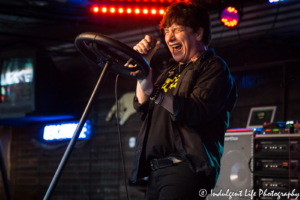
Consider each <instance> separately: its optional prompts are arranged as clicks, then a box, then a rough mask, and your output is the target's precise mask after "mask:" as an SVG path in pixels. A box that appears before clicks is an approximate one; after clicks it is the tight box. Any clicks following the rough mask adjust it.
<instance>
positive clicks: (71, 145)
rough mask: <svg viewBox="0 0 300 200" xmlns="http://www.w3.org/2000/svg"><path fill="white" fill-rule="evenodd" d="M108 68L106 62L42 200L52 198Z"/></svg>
mask: <svg viewBox="0 0 300 200" xmlns="http://www.w3.org/2000/svg"><path fill="white" fill-rule="evenodd" d="M110 67H111V64H110V63H109V61H106V64H105V66H104V68H103V70H102V73H101V75H100V78H99V80H98V82H97V84H96V86H95V89H94V91H93V93H92V96H91V97H90V100H89V102H88V104H87V106H86V107H85V110H84V112H83V114H82V117H81V119H80V121H79V124H78V125H77V128H76V130H75V132H74V135H73V137H72V139H71V141H70V143H69V145H68V147H67V149H66V151H65V154H64V155H63V157H62V159H61V161H60V163H59V166H58V168H57V170H56V172H55V175H54V177H53V179H52V181H51V183H50V186H49V188H48V190H47V193H46V195H45V197H44V200H49V199H50V198H51V196H52V193H53V191H54V189H55V187H56V185H57V183H58V181H59V178H60V176H61V174H62V172H63V170H64V168H65V166H66V164H67V162H68V159H69V157H70V156H71V153H72V151H73V149H74V146H75V144H76V142H77V139H78V137H79V135H80V132H81V129H82V127H83V125H84V123H85V121H86V120H87V117H88V115H89V113H90V111H91V108H92V106H93V105H94V103H95V99H96V97H97V95H98V93H99V90H100V88H101V86H102V85H103V84H104V81H105V77H106V75H107V74H108V72H109V68H110Z"/></svg>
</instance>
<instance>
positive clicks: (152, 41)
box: [124, 37, 157, 67]
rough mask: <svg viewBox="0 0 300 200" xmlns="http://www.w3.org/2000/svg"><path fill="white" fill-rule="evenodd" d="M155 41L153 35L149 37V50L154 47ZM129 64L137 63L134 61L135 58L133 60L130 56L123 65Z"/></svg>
mask: <svg viewBox="0 0 300 200" xmlns="http://www.w3.org/2000/svg"><path fill="white" fill-rule="evenodd" d="M156 42H157V39H156V38H155V37H151V42H149V46H150V49H149V51H150V50H151V49H153V48H154V47H155V45H156ZM131 62H132V63H131ZM129 64H132V65H136V64H137V63H136V61H135V60H133V59H132V58H130V59H129V60H128V61H127V63H126V64H125V65H124V66H125V67H128V65H129ZM149 64H150V63H149Z"/></svg>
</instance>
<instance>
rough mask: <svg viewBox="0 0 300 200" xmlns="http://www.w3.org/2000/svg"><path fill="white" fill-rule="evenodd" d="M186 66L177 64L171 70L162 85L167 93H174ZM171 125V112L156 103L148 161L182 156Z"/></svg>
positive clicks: (149, 134) (147, 144) (149, 136)
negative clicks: (177, 147)
mask: <svg viewBox="0 0 300 200" xmlns="http://www.w3.org/2000/svg"><path fill="white" fill-rule="evenodd" d="M184 67H185V65H180V67H179V66H176V67H174V68H173V69H172V70H171V71H170V72H169V76H168V77H167V78H166V80H165V82H164V84H163V85H162V86H161V88H162V89H163V90H164V91H165V93H168V94H172V93H173V91H174V90H175V87H176V85H177V81H178V79H179V77H180V74H181V72H182V70H183V69H184ZM171 127H172V126H171V119H170V112H169V111H167V110H166V109H165V108H164V107H162V106H160V105H157V104H155V105H154V108H153V112H152V116H151V121H150V128H149V131H148V134H147V142H146V148H145V157H146V161H147V162H149V161H150V160H151V159H153V158H165V157H167V156H170V155H172V156H176V157H180V156H179V153H178V152H177V149H176V147H175V144H174V140H173V133H172V132H171V131H172V128H171Z"/></svg>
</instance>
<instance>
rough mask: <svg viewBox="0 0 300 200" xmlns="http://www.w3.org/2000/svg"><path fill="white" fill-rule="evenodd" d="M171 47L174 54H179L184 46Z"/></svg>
mask: <svg viewBox="0 0 300 200" xmlns="http://www.w3.org/2000/svg"><path fill="white" fill-rule="evenodd" d="M170 47H172V48H173V52H174V53H178V52H179V51H180V50H181V49H182V45H180V44H174V45H170Z"/></svg>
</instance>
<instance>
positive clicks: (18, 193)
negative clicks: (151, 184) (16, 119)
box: [11, 95, 144, 199]
mask: <svg viewBox="0 0 300 200" xmlns="http://www.w3.org/2000/svg"><path fill="white" fill-rule="evenodd" d="M113 104H114V97H113V96H111V95H104V96H101V97H100V98H99V101H98V102H97V105H96V107H95V108H94V109H93V112H92V113H91V115H90V117H89V119H90V120H91V125H92V128H93V136H92V138H91V139H90V140H88V141H79V142H77V145H76V148H75V149H74V151H73V153H72V156H71V158H70V160H69V162H68V164H67V166H66V168H65V170H64V172H63V174H62V177H61V179H60V181H59V183H58V185H57V187H56V189H55V192H54V194H53V197H52V198H51V199H125V187H124V183H123V175H122V168H121V157H120V151H119V142H118V141H119V139H118V133H117V126H116V120H115V119H112V120H111V121H109V122H105V117H106V115H107V113H108V112H109V110H110V108H111V107H112V106H113ZM140 125H141V123H140V121H139V120H138V119H137V118H136V117H135V116H132V117H130V119H129V121H127V123H126V124H125V125H124V126H122V144H123V148H124V149H123V150H124V156H125V165H126V174H127V178H129V175H130V171H131V166H132V159H133V148H130V147H129V145H128V140H129V137H131V136H136V135H137V133H138V130H139V127H140ZM42 130H43V124H36V125H32V126H29V127H19V128H13V133H12V135H13V137H12V145H11V155H12V156H11V175H12V176H11V186H12V193H13V197H14V199H42V198H43V196H44V195H45V193H46V190H47V188H48V186H49V184H50V181H51V179H52V177H53V175H54V173H55V170H56V169H57V166H58V164H59V162H60V159H61V157H62V156H63V153H64V151H65V149H66V146H67V142H45V141H43V140H42V139H41V137H42ZM139 189H143V188H139ZM129 194H130V199H142V198H143V196H144V192H141V191H139V190H137V189H135V187H129Z"/></svg>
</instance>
